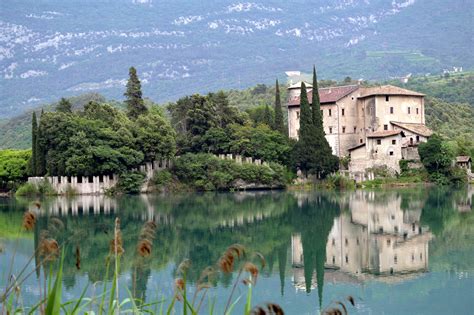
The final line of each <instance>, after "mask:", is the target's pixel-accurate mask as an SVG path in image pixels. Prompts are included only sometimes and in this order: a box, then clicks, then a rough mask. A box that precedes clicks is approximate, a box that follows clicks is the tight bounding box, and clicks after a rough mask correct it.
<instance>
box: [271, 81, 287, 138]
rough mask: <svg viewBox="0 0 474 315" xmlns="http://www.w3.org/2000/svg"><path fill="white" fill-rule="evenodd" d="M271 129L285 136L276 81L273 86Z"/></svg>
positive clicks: (278, 87)
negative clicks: (272, 122)
mask: <svg viewBox="0 0 474 315" xmlns="http://www.w3.org/2000/svg"><path fill="white" fill-rule="evenodd" d="M273 129H275V130H276V131H279V132H280V133H281V134H282V135H286V134H287V132H286V130H285V124H284V123H283V111H282V109H281V98H280V86H279V84H278V79H277V80H276V84H275V124H274V126H273Z"/></svg>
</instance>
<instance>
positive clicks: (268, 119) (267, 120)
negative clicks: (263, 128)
mask: <svg viewBox="0 0 474 315" xmlns="http://www.w3.org/2000/svg"><path fill="white" fill-rule="evenodd" d="M263 123H264V124H266V125H267V126H268V127H273V125H274V122H273V118H272V113H271V112H270V107H269V106H268V104H266V105H265V111H264V112H263Z"/></svg>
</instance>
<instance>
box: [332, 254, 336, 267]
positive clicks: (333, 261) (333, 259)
mask: <svg viewBox="0 0 474 315" xmlns="http://www.w3.org/2000/svg"><path fill="white" fill-rule="evenodd" d="M335 263H336V257H335V256H332V264H333V265H334V264H335Z"/></svg>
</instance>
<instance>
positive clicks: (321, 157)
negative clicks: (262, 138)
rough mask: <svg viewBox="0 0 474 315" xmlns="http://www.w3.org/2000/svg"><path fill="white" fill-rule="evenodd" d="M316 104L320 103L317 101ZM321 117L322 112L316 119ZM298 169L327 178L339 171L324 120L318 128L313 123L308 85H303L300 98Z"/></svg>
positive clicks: (297, 148) (296, 159)
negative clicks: (326, 134)
mask: <svg viewBox="0 0 474 315" xmlns="http://www.w3.org/2000/svg"><path fill="white" fill-rule="evenodd" d="M316 102H318V101H317V100H316ZM318 115H319V117H321V116H320V115H321V113H320V110H319V109H318V114H316V115H315V116H316V117H318ZM295 154H296V156H295V161H296V164H297V167H298V168H299V169H300V170H301V171H302V172H303V173H304V174H308V173H310V174H316V175H318V177H325V176H326V175H328V174H329V173H331V172H333V171H335V170H337V168H338V159H337V157H335V156H333V155H332V149H331V146H330V145H329V143H328V142H327V140H326V138H325V136H324V129H323V127H322V120H320V122H319V125H318V126H316V125H315V124H314V122H313V112H312V111H311V109H310V107H309V102H308V95H307V92H306V85H305V84H304V83H303V82H302V83H301V96H300V130H299V140H298V143H297V145H296V150H295Z"/></svg>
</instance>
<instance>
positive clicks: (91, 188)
mask: <svg viewBox="0 0 474 315" xmlns="http://www.w3.org/2000/svg"><path fill="white" fill-rule="evenodd" d="M216 156H217V157H218V158H220V159H225V160H233V161H235V162H236V163H239V164H242V163H251V164H254V165H268V163H267V162H263V161H262V160H260V159H253V158H251V157H243V156H241V155H234V154H220V155H216ZM176 158H179V157H176ZM171 167H173V160H172V159H161V160H157V161H153V162H147V163H145V164H143V165H140V166H139V167H138V168H134V169H133V171H140V172H142V173H144V174H145V175H146V178H145V183H144V184H143V186H142V188H141V192H143V193H146V192H148V191H150V182H151V179H152V178H153V175H154V174H155V172H156V171H159V170H164V169H170V168H171ZM44 180H47V181H49V183H50V184H51V186H52V187H53V188H54V190H56V192H57V193H58V194H60V195H63V194H66V193H67V192H74V193H75V194H78V195H95V194H103V193H105V192H106V191H107V190H108V189H111V188H113V187H114V186H115V185H116V184H117V182H118V180H119V177H118V175H116V174H112V175H99V176H48V177H29V178H28V182H29V183H32V184H40V183H41V182H42V181H44ZM257 188H260V187H254V189H257Z"/></svg>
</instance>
